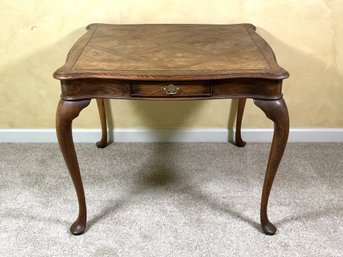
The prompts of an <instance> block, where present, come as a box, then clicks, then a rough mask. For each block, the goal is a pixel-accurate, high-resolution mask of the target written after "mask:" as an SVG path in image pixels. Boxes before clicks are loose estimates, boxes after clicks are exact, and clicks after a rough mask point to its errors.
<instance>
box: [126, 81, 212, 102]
mask: <svg viewBox="0 0 343 257" xmlns="http://www.w3.org/2000/svg"><path fill="white" fill-rule="evenodd" d="M211 95H212V84H211V83H209V82H166V83H162V82H161V83H155V82H150V83H149V82H139V83H132V84H131V96H132V97H162V98H166V97H205V96H211Z"/></svg>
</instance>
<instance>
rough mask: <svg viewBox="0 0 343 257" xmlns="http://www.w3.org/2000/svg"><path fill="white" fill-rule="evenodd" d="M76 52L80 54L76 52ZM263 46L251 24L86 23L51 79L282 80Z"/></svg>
mask: <svg viewBox="0 0 343 257" xmlns="http://www.w3.org/2000/svg"><path fill="white" fill-rule="evenodd" d="M80 53H82V55H81V54H80ZM288 75H289V74H288V72H287V71H286V70H284V69H282V68H281V67H279V66H278V64H277V63H276V61H275V58H274V54H273V51H272V49H271V48H270V47H269V45H268V44H267V43H266V42H265V41H264V40H263V39H262V38H261V37H260V36H259V35H258V34H256V32H255V27H254V26H253V25H251V24H237V25H191V24H177V25H176V24H170V25H166V24H164V25H156V24H155V25H109V24H91V25H89V26H88V33H87V34H86V35H85V36H84V37H82V38H81V39H80V40H79V41H78V42H77V43H76V46H74V47H73V48H72V50H71V52H70V54H69V58H68V60H67V62H66V64H65V65H64V66H62V67H61V68H60V69H58V70H57V71H56V72H55V73H54V77H55V78H56V79H78V78H108V79H124V80H157V79H160V80H175V79H177V80H198V79H199V80H201V79H202V80H204V79H225V78H242V77H254V78H256V77H257V78H267V79H284V78H286V77H288Z"/></svg>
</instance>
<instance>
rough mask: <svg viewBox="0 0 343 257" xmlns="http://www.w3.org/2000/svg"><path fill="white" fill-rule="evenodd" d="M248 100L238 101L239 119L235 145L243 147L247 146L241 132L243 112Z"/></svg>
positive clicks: (241, 99) (237, 120)
mask: <svg viewBox="0 0 343 257" xmlns="http://www.w3.org/2000/svg"><path fill="white" fill-rule="evenodd" d="M246 100H247V99H246V98H240V99H238V109H237V119H236V139H235V144H236V146H239V147H243V146H245V144H246V142H245V141H243V139H242V135H241V130H242V118H243V112H244V107H245V102H246Z"/></svg>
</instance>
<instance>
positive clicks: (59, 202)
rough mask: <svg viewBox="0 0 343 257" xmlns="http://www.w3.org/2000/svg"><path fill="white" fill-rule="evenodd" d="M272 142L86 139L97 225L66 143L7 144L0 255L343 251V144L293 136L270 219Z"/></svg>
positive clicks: (1, 169) (82, 149)
mask: <svg viewBox="0 0 343 257" xmlns="http://www.w3.org/2000/svg"><path fill="white" fill-rule="evenodd" d="M269 147H270V145H269V144H249V143H248V144H247V146H246V147H245V148H236V147H235V146H233V145H231V144H229V143H227V144H224V143H168V144H166V143H164V144H163V143H161V144H142V143H130V144H124V143H115V144H112V145H110V146H109V147H108V148H106V149H97V148H96V147H95V145H94V144H92V145H91V144H79V145H77V150H78V156H79V161H80V164H81V165H80V166H81V170H82V174H83V181H84V185H85V191H86V197H87V203H88V216H89V226H88V231H87V232H86V234H84V235H82V236H78V237H75V236H72V235H71V234H70V233H69V225H70V224H71V222H72V221H73V220H74V219H75V218H76V215H77V205H76V204H77V202H76V196H75V191H74V188H73V186H72V183H71V179H70V177H69V174H68V172H67V169H66V167H65V164H64V162H63V159H62V157H61V153H60V151H59V148H58V146H57V144H0V156H1V157H0V178H1V179H0V256H1V257H7V256H8V257H13V256H97V257H98V256H134V257H139V256H158V257H164V256H185V257H191V256H204V257H205V256H206V257H208V256H216V257H217V256H325V257H327V256H343V225H342V224H343V200H342V199H343V186H342V185H343V158H342V157H343V144H289V145H288V147H287V149H286V153H285V156H284V159H283V161H282V164H281V166H280V168H279V172H278V174H277V177H276V180H275V183H274V186H273V190H272V194H271V199H270V206H269V207H270V208H269V216H270V219H271V220H272V221H273V222H274V223H275V224H276V226H277V227H278V232H277V234H276V235H275V236H265V235H264V234H262V233H261V231H260V228H259V203H260V194H261V187H262V182H263V176H264V171H265V166H266V162H267V155H268V152H269Z"/></svg>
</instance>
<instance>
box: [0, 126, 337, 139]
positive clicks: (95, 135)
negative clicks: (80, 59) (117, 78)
mask: <svg viewBox="0 0 343 257" xmlns="http://www.w3.org/2000/svg"><path fill="white" fill-rule="evenodd" d="M233 132H234V131H232V130H228V129H220V128H208V129H115V130H114V131H113V132H112V135H111V137H110V138H113V139H114V141H115V142H227V141H228V139H229V138H232V135H233ZM229 135H230V137H229ZM272 135H273V130H272V129H243V130H242V137H243V139H244V140H246V141H247V142H271V139H272ZM100 136H101V131H100V129H74V130H73V137H74V142H76V143H90V142H93V143H94V142H96V141H98V140H99V139H100ZM288 141H289V142H343V129H342V128H338V129H290V134H289V140H288ZM0 142H2V143H4V142H11V143H56V142H57V138H56V132H55V130H54V129H0Z"/></svg>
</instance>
